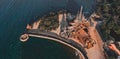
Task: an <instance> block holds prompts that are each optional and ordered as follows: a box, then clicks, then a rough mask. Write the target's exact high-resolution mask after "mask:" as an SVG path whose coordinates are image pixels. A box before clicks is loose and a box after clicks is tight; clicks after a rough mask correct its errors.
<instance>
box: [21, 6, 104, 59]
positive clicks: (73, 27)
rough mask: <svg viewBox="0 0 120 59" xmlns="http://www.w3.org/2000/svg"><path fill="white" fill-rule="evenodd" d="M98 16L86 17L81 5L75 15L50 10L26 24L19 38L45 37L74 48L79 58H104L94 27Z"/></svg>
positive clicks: (101, 44)
mask: <svg viewBox="0 0 120 59" xmlns="http://www.w3.org/2000/svg"><path fill="white" fill-rule="evenodd" d="M95 18H99V16H98V15H96V14H95V13H93V14H91V16H90V17H89V18H86V17H85V15H84V13H83V7H81V8H80V11H78V13H77V15H73V14H71V13H69V12H67V11H65V10H62V11H59V12H58V13H53V12H51V13H50V15H49V16H44V17H42V18H40V19H39V20H38V21H36V22H34V23H33V24H27V26H26V30H27V32H26V33H25V34H23V35H21V37H20V40H21V41H22V42H25V41H27V40H28V39H29V37H30V36H31V37H38V38H47V39H49V40H53V41H56V42H59V43H61V44H64V45H66V46H69V47H71V48H72V49H74V50H76V52H77V53H78V54H77V55H79V57H80V58H79V59H106V58H105V54H104V49H103V48H102V47H103V42H102V39H101V37H100V35H99V32H98V30H97V28H96V27H99V26H98V24H99V23H98V22H96V21H94V20H95Z"/></svg>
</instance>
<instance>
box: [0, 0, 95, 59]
mask: <svg viewBox="0 0 120 59" xmlns="http://www.w3.org/2000/svg"><path fill="white" fill-rule="evenodd" d="M95 3H96V1H95V0H0V59H23V56H24V54H23V53H26V54H28V53H29V52H30V51H28V52H22V51H25V49H24V48H23V47H26V49H28V48H29V49H30V48H31V49H32V48H33V47H34V45H35V44H34V42H32V41H34V40H33V39H36V38H33V39H32V41H30V42H31V43H29V44H31V45H33V46H29V44H27V43H26V44H27V45H28V46H29V47H28V48H27V45H24V44H25V43H21V42H20V41H19V36H20V35H21V34H23V32H24V31H25V26H26V24H27V23H30V22H31V21H35V20H37V17H41V16H42V15H45V14H47V13H49V12H50V11H58V10H60V9H67V10H69V11H70V12H72V13H76V11H77V10H79V8H80V6H81V5H82V6H83V7H84V12H88V13H91V12H93V11H94V7H95ZM35 41H36V40H35ZM45 44H50V45H49V46H50V47H53V44H54V42H52V43H49V42H45V40H40V43H39V45H37V47H36V49H37V48H38V49H41V50H40V51H42V53H40V52H39V51H38V52H39V53H40V56H42V57H46V55H50V56H52V55H54V53H55V52H54V50H53V52H51V54H49V53H48V54H47V53H45V54H43V52H45V51H48V50H49V48H48V47H47V46H45ZM40 46H43V47H45V48H40ZM60 46H61V45H60ZM60 46H59V44H58V45H54V47H53V49H55V48H57V49H56V51H62V52H63V51H65V50H64V49H61V48H60ZM33 50H34V49H33ZM51 51H52V50H51ZM52 53H53V54H52ZM67 53H69V52H66V55H67ZM33 54H34V55H35V54H36V53H34V52H33ZM41 54H43V55H41ZM56 54H57V53H56ZM57 55H60V56H61V57H62V55H63V53H58V54H57ZM61 57H58V58H56V59H61ZM68 58H69V55H67V56H66V57H64V59H68ZM31 59H32V56H31ZM33 59H41V58H40V57H39V58H37V57H36V58H33ZM45 59H47V57H46V58H45ZM50 59H53V58H50ZM62 59H63V58H62Z"/></svg>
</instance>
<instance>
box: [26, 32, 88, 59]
mask: <svg viewBox="0 0 120 59" xmlns="http://www.w3.org/2000/svg"><path fill="white" fill-rule="evenodd" d="M27 35H28V36H30V37H38V38H46V39H48V40H52V41H56V42H59V43H61V44H64V45H66V46H68V47H71V48H72V49H74V50H76V52H78V53H79V56H82V58H83V59H88V57H87V53H86V51H85V49H84V48H83V47H82V46H81V45H80V44H78V43H76V42H74V41H73V40H70V39H66V38H62V37H60V36H58V35H57V34H55V33H52V32H43V31H40V30H29V31H28V34H27ZM80 58H81V57H80Z"/></svg>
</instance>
